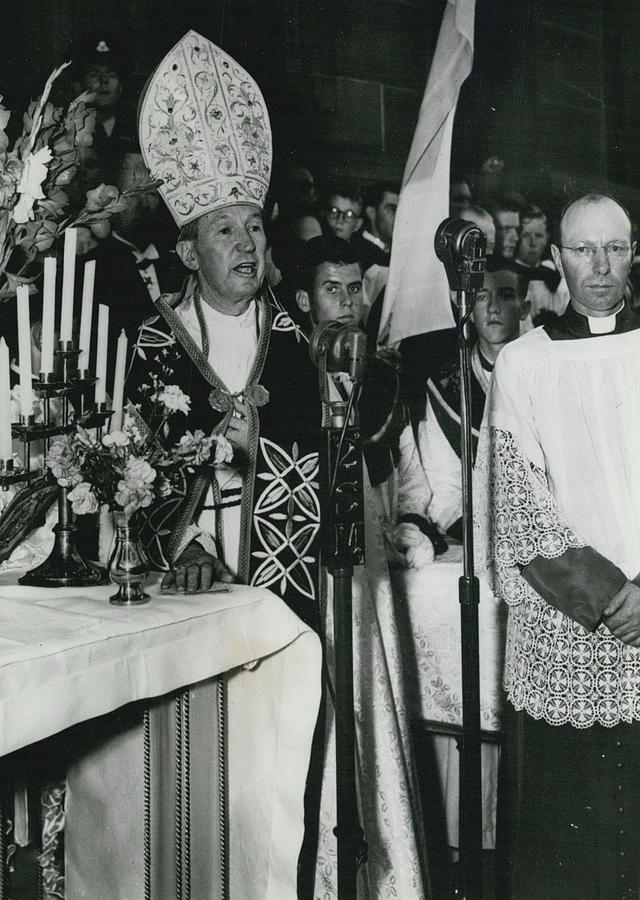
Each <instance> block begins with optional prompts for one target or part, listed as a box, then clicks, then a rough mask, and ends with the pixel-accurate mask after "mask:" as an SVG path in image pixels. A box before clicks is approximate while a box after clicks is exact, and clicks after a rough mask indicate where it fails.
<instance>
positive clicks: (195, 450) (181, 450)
mask: <svg viewBox="0 0 640 900" xmlns="http://www.w3.org/2000/svg"><path fill="white" fill-rule="evenodd" d="M212 443H213V438H212V437H205V434H204V431H202V429H201V428H196V430H195V431H194V432H191V431H187V432H185V434H183V435H182V437H181V438H180V440H179V441H178V445H177V447H176V453H177V454H178V456H181V457H182V458H183V459H184V460H185V462H188V463H191V464H192V465H195V466H201V465H202V464H203V463H204V462H206V461H207V460H208V459H209V457H210V456H211V445H212Z"/></svg>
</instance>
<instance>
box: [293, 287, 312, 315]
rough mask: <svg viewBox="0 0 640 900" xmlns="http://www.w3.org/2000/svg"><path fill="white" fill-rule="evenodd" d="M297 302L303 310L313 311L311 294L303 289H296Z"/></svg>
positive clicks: (306, 311)
mask: <svg viewBox="0 0 640 900" xmlns="http://www.w3.org/2000/svg"><path fill="white" fill-rule="evenodd" d="M296 303H297V304H298V306H299V308H300V309H301V310H302V312H305V313H310V312H311V300H310V298H309V294H308V293H307V292H306V291H303V290H297V291H296Z"/></svg>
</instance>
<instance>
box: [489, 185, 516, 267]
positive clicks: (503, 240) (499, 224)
mask: <svg viewBox="0 0 640 900" xmlns="http://www.w3.org/2000/svg"><path fill="white" fill-rule="evenodd" d="M491 212H492V214H493V220H494V222H495V224H496V247H495V257H496V258H495V260H494V261H493V268H501V266H502V265H503V264H504V260H508V261H511V260H513V258H514V257H515V254H516V248H517V246H518V240H519V236H520V207H519V206H518V204H516V203H513V202H512V201H511V200H500V201H498V202H497V203H496V204H495V205H494V207H493V209H492V210H491ZM490 262H491V261H490ZM489 267H491V266H489Z"/></svg>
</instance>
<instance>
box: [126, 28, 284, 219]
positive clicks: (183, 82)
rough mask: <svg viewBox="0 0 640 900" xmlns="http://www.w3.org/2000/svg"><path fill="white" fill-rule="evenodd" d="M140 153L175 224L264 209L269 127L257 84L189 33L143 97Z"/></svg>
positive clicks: (268, 170) (208, 43) (268, 174)
mask: <svg viewBox="0 0 640 900" xmlns="http://www.w3.org/2000/svg"><path fill="white" fill-rule="evenodd" d="M138 131H139V137H140V147H141V150H142V156H143V158H144V161H145V163H146V165H147V168H148V169H149V171H150V173H151V176H152V177H153V178H157V179H159V180H161V181H162V184H161V186H160V187H159V188H158V190H159V192H160V194H161V196H162V198H163V200H164V202H165V203H166V204H167V206H168V207H169V211H170V212H171V215H172V216H173V218H174V219H175V221H176V223H177V225H178V226H180V227H182V226H183V225H186V224H187V222H192V221H194V220H195V219H198V218H199V217H200V216H203V215H204V214H205V213H208V212H211V211H212V210H216V209H220V208H221V207H224V206H231V205H235V204H237V203H250V204H253V205H254V206H257V207H258V208H259V209H262V208H263V206H264V201H265V197H266V194H267V189H268V187H269V179H270V177H271V156H272V150H271V125H270V123H269V115H268V113H267V107H266V105H265V102H264V97H263V96H262V93H261V92H260V88H259V87H258V85H257V84H256V83H255V81H254V80H253V78H252V77H251V75H249V73H248V72H246V71H245V70H244V69H243V68H242V66H240V65H238V63H237V62H236V61H235V60H234V59H232V58H231V57H230V56H229V55H228V54H227V53H225V52H224V50H221V49H220V48H219V47H216V45H215V44H212V43H211V41H209V40H207V38H204V37H202V35H200V34H198V33H197V32H195V31H189V32H188V33H187V34H186V35H185V36H184V37H183V38H182V40H180V41H179V42H178V43H177V44H176V45H175V47H174V48H173V49H172V50H170V51H169V53H167V55H166V56H165V58H164V59H163V60H162V62H161V63H160V65H159V66H158V68H157V69H156V70H155V72H154V73H153V75H152V76H151V78H150V79H149V81H148V82H147V85H146V87H145V89H144V91H143V93H142V96H141V98H140V104H139V107H138Z"/></svg>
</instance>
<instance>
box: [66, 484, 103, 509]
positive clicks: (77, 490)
mask: <svg viewBox="0 0 640 900" xmlns="http://www.w3.org/2000/svg"><path fill="white" fill-rule="evenodd" d="M68 497H69V500H70V501H71V507H72V509H73V511H74V513H75V514H76V515H77V516H84V515H86V514H87V513H94V512H97V511H98V500H97V498H96V495H95V494H94V493H93V490H92V488H91V485H90V484H89V483H88V482H86V481H81V482H80V483H79V484H77V485H76V486H75V487H74V489H73V490H72V491H69V494H68Z"/></svg>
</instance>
